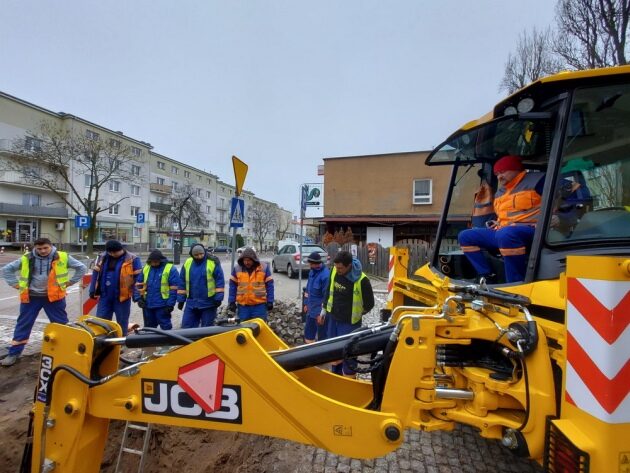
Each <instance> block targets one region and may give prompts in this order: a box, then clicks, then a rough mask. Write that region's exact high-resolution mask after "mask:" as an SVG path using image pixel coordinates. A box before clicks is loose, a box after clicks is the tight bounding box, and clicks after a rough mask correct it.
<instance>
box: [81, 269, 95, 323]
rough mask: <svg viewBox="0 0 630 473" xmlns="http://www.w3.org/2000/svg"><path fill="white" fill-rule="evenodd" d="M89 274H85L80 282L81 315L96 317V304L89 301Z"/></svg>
mask: <svg viewBox="0 0 630 473" xmlns="http://www.w3.org/2000/svg"><path fill="white" fill-rule="evenodd" d="M91 281H92V275H91V274H85V275H84V276H83V280H82V281H81V315H88V314H89V315H96V303H97V301H96V300H94V299H90V282H91Z"/></svg>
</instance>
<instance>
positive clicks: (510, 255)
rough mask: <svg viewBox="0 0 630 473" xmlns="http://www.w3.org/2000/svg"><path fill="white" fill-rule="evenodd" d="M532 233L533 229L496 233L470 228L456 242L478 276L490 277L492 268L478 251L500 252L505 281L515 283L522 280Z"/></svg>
mask: <svg viewBox="0 0 630 473" xmlns="http://www.w3.org/2000/svg"><path fill="white" fill-rule="evenodd" d="M534 231H535V229H534V227H532V226H529V225H515V226H510V227H503V228H500V229H498V230H493V229H491V228H471V229H469V230H464V231H463V232H461V233H460V234H459V237H458V239H459V244H460V246H461V247H462V249H463V250H464V254H465V255H466V257H467V258H468V260H469V261H470V262H471V263H472V265H473V266H474V268H475V270H476V271H477V274H478V275H479V276H488V275H490V274H492V268H491V267H490V264H489V263H488V260H487V259H486V257H485V256H484V254H483V253H482V252H481V250H482V249H486V250H491V251H496V250H499V251H500V252H501V254H502V255H503V264H504V265H505V279H506V281H507V282H516V281H523V280H524V279H525V272H526V268H527V258H528V254H527V252H528V248H529V247H530V245H531V243H532V240H533V238H534ZM474 248H477V249H474Z"/></svg>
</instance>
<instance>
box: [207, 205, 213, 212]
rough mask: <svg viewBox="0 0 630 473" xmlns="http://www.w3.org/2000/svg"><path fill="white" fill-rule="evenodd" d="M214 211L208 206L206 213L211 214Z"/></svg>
mask: <svg viewBox="0 0 630 473" xmlns="http://www.w3.org/2000/svg"><path fill="white" fill-rule="evenodd" d="M211 210H212V207H210V206H209V205H206V213H207V214H209V213H210V212H211Z"/></svg>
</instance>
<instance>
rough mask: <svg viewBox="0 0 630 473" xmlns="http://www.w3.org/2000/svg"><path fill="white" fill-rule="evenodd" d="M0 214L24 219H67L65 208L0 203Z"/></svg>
mask: <svg viewBox="0 0 630 473" xmlns="http://www.w3.org/2000/svg"><path fill="white" fill-rule="evenodd" d="M0 214H3V215H17V216H24V217H27V216H28V217H41V218H46V217H51V218H68V209H67V208H66V207H40V206H34V205H20V204H5V203H2V202H0Z"/></svg>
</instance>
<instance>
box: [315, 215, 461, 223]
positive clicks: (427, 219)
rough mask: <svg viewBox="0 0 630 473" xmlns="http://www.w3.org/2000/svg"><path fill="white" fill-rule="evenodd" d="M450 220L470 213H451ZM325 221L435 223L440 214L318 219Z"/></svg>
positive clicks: (459, 219) (438, 219) (350, 216)
mask: <svg viewBox="0 0 630 473" xmlns="http://www.w3.org/2000/svg"><path fill="white" fill-rule="evenodd" d="M449 220H450V221H452V222H454V221H462V222H465V221H468V220H470V215H453V216H452V217H451V218H449ZM320 221H321V222H327V223H380V224H387V223H392V224H396V223H437V222H439V221H440V215H407V216H387V215H380V216H377V215H354V216H352V215H346V216H326V217H324V218H322V219H320Z"/></svg>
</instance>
